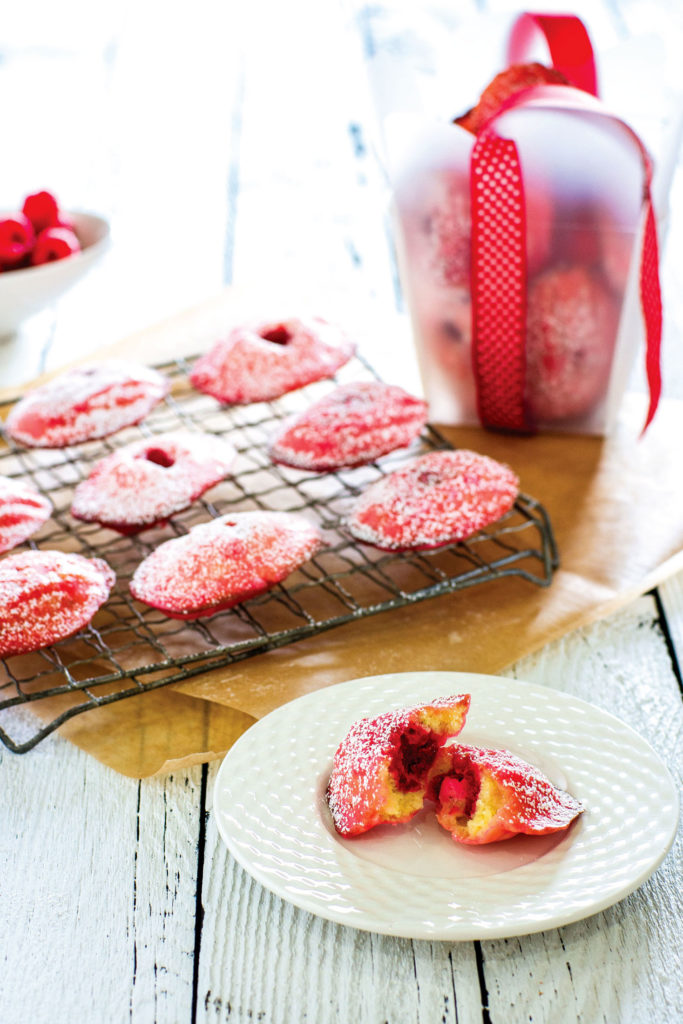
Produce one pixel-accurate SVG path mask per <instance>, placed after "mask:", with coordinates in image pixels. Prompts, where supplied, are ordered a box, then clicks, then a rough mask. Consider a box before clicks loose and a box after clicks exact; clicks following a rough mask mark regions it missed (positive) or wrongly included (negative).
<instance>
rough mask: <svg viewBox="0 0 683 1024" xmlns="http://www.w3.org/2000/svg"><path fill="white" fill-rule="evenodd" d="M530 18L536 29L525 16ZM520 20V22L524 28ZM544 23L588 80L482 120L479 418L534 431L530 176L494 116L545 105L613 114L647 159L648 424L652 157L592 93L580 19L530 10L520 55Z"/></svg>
mask: <svg viewBox="0 0 683 1024" xmlns="http://www.w3.org/2000/svg"><path fill="white" fill-rule="evenodd" d="M529 18H530V19H531V28H530V27H529V22H528V21H527V20H526V19H529ZM577 22H578V26H580V28H579V27H578V26H577V24H576V23H577ZM520 25H521V26H522V27H521V28H518V26H520ZM549 25H550V29H549V27H548V26H549ZM563 26H564V28H563ZM536 28H539V29H540V30H541V31H543V32H544V33H545V34H546V38H547V39H548V42H549V48H550V51H551V56H552V57H553V60H555V59H556V58H557V60H558V64H559V69H560V70H562V71H563V72H564V73H565V74H566V75H567V77H569V78H570V80H571V81H573V82H575V83H576V84H577V85H578V84H580V83H583V86H582V88H574V87H572V86H557V85H552V86H536V87H533V88H531V89H526V90H524V91H522V92H519V93H517V94H516V95H514V96H513V97H511V98H510V99H508V100H507V101H506V102H505V103H503V104H502V105H501V107H500V109H499V110H498V111H497V112H496V114H495V116H494V117H493V118H492V119H491V120H490V121H489V123H488V124H487V125H485V126H484V128H483V129H482V131H481V132H480V133H479V135H478V136H477V139H476V142H475V144H474V147H473V149H472V155H471V161H470V187H471V198H472V319H473V336H472V337H473V341H472V359H473V367H474V374H475V380H476V383H477V399H478V409H479V417H480V420H481V422H482V424H483V425H484V426H487V427H493V428H496V429H501V430H511V431H518V432H525V431H526V432H528V431H531V430H532V429H533V423H532V422H531V420H530V418H529V416H528V413H527V410H526V409H525V405H524V380H525V368H526V357H525V339H526V277H527V275H526V243H525V239H526V230H525V228H526V225H525V202H524V181H523V176H522V170H521V166H520V161H519V155H518V152H517V147H516V145H515V143H514V141H513V140H512V139H505V138H502V137H501V136H500V135H498V133H497V132H496V129H495V122H496V121H497V119H498V118H499V117H500V115H501V114H502V113H504V112H505V111H507V110H509V109H511V108H513V107H514V108H519V107H522V106H530V107H531V106H533V107H539V106H543V107H545V108H547V109H556V110H567V111H574V112H579V113H581V112H582V111H583V112H590V113H593V114H596V113H597V114H600V115H601V116H604V117H606V118H610V119H611V120H612V121H615V122H616V123H617V124H619V126H620V127H621V128H622V130H624V131H625V132H626V133H627V134H628V136H629V138H630V139H631V141H632V142H633V144H634V145H635V146H636V148H637V150H638V152H639V154H640V158H641V160H642V164H643V205H644V233H643V241H642V255H641V267H640V298H641V306H642V310H643V318H644V323H645V337H646V371H647V378H648V386H649V392H650V404H649V409H648V414H647V419H646V423H645V427H644V428H643V429H644V430H645V429H647V427H648V426H649V424H650V423H651V422H652V419H653V417H654V415H655V412H656V410H657V406H658V404H659V399H660V396H661V387H662V383H661V359H660V349H661V334H662V304H661V291H660V286H659V252H658V243H657V226H656V221H655V216H654V211H653V206H652V197H651V183H652V163H651V160H650V158H649V156H648V153H647V151H646V150H645V147H644V146H643V144H642V142H641V141H640V139H639V138H638V136H637V135H636V134H635V132H634V131H633V130H632V129H631V128H630V127H629V126H628V125H627V124H626V123H625V122H624V121H622V120H621V119H620V118H618V117H615V116H614V115H612V114H610V113H609V111H607V109H606V108H605V107H604V106H603V105H602V104H601V103H600V102H599V101H598V100H597V99H596V98H595V97H594V96H593V95H590V94H589V93H591V92H593V93H594V92H595V83H596V77H595V66H594V64H593V61H592V50H591V51H590V61H588V59H587V54H586V50H585V44H586V40H588V36H587V33H585V29H584V28H583V26H582V25H581V22H579V21H578V19H576V18H573V17H569V16H567V17H565V16H540V15H536V16H531V15H523V16H522V17H521V18H520V19H518V22H517V23H516V24H515V26H514V27H513V31H512V35H511V53H512V54H513V56H517V58H519V55H520V54H521V49H522V45H523V43H524V41H525V40H526V39H527V38H528V34H529V32H530V31H531V29H536ZM581 30H583V31H581ZM516 31H517V36H516V35H515V32H516ZM566 31H568V33H569V35H568V37H567V36H566V34H565V33H566ZM513 44H514V45H513ZM588 46H589V47H590V41H589V40H588ZM589 65H590V66H589ZM555 66H556V67H557V66H558V65H557V64H556V65H555ZM591 66H592V72H591V70H590V67H591ZM577 69H578V70H577Z"/></svg>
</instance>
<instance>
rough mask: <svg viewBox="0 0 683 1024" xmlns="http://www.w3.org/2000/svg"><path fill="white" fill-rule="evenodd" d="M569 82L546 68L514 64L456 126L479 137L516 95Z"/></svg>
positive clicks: (559, 74)
mask: <svg viewBox="0 0 683 1024" xmlns="http://www.w3.org/2000/svg"><path fill="white" fill-rule="evenodd" d="M569 84H570V82H569V79H568V78H567V77H566V76H565V75H563V74H562V72H561V71H556V70H555V68H548V67H546V66H545V65H544V64H538V63H535V62H534V63H530V64H511V65H510V67H509V68H506V69H505V71H501V72H500V73H499V74H497V75H496V76H495V78H494V79H492V81H491V82H489V84H488V85H487V86H486V88H485V89H484V91H483V93H482V94H481V96H480V97H479V102H478V103H477V105H476V106H475V107H473V108H472V109H471V110H468V111H467V113H465V114H463V115H462V116H461V117H456V118H455V119H454V122H453V123H454V124H459V125H460V127H461V128H466V129H467V131H468V132H472V133H473V135H478V134H479V132H480V131H481V129H482V128H483V127H484V125H485V124H486V123H487V121H489V120H490V119H491V118H492V117H493V116H494V114H495V113H496V112H497V111H498V110H499V109H500V107H501V106H502V104H503V103H504V102H505V101H506V100H508V99H509V98H510V97H511V96H514V95H515V93H517V92H521V91H522V90H523V89H530V88H531V87H532V86H534V85H569Z"/></svg>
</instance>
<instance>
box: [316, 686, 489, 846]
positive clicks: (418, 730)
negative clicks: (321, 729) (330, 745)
mask: <svg viewBox="0 0 683 1024" xmlns="http://www.w3.org/2000/svg"><path fill="white" fill-rule="evenodd" d="M469 706H470V696H469V694H460V695H458V696H454V697H442V698H439V699H437V700H433V701H431V703H428V704H417V705H415V706H414V707H409V708H400V709H399V710H398V711H387V712H386V713H385V714H383V715H378V716H377V717H376V718H363V719H361V720H360V721H358V722H355V723H354V724H353V725H352V726H351V729H350V730H349V732H348V733H347V735H346V736H345V738H344V739H343V740H342V742H341V743H340V745H339V747H338V749H337V752H336V754H335V755H334V763H333V766H332V774H331V776H330V781H329V783H328V787H327V801H328V804H329V807H330V811H331V813H332V820H333V821H334V827H335V828H336V830H337V832H339V833H340V835H343V836H355V835H360V834H361V833H362V832H367V831H368V829H371V828H374V826H375V825H379V824H382V823H385V822H386V823H390V824H393V825H396V824H399V823H401V822H404V821H408V820H409V819H410V818H412V817H413V815H415V814H417V812H418V811H419V810H420V809H421V807H422V803H423V799H424V796H425V791H426V788H427V784H428V779H429V773H430V771H431V769H432V766H433V764H434V761H435V760H436V758H437V756H438V753H439V751H440V750H441V749H442V747H443V745H444V744H445V743H446V741H447V740H449V739H452V738H453V737H454V736H457V735H458V733H459V732H460V730H461V729H462V727H463V725H464V724H465V718H466V716H467V712H468V710H469Z"/></svg>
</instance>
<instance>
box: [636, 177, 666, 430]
mask: <svg viewBox="0 0 683 1024" xmlns="http://www.w3.org/2000/svg"><path fill="white" fill-rule="evenodd" d="M640 300H641V304H642V308H643V318H644V321H645V369H646V373H647V383H648V388H649V392H650V405H649V408H648V412H647V419H646V420H645V426H644V427H643V430H642V433H641V437H642V435H643V434H644V433H645V431H646V430H647V428H648V427H649V426H650V423H652V420H653V419H654V415H655V413H656V411H657V406H658V405H659V399H660V397H661V394H662V367H661V348H662V295H661V290H660V285H659V246H658V244H657V223H656V221H655V214H654V209H653V207H652V200H651V198H650V195H649V191H648V194H647V197H646V212H645V233H644V237H643V255H642V261H641V265H640Z"/></svg>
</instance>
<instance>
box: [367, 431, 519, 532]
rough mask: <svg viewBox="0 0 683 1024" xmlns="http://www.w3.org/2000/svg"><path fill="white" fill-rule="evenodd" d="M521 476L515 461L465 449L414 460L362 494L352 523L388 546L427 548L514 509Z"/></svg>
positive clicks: (494, 519) (481, 526)
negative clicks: (512, 465) (507, 463)
mask: <svg viewBox="0 0 683 1024" xmlns="http://www.w3.org/2000/svg"><path fill="white" fill-rule="evenodd" d="M518 492H519V481H518V479H517V477H516V476H515V474H514V473H513V472H512V470H511V469H510V468H509V466H505V465H503V463H500V462H496V461H495V459H491V458H489V457H488V456H486V455H479V454H477V452H472V451H468V450H467V449H464V448H461V449H458V450H457V451H435V452H429V453H428V454H427V455H421V456H420V457H419V458H417V459H413V460H412V461H411V462H409V463H407V464H406V465H405V466H403V467H402V468H401V469H398V470H396V472H394V473H391V474H390V475H389V476H387V477H383V478H382V479H381V480H378V481H377V482H376V483H374V484H372V485H371V486H370V487H369V488H368V489H367V491H365V492H364V493H363V494H361V496H360V498H358V500H357V501H356V503H355V505H354V506H353V508H352V509H351V513H350V515H349V519H348V527H349V530H350V531H351V533H352V534H353V536H354V537H356V538H357V539H358V540H361V541H364V542H365V543H367V544H373V545H375V546H376V547H378V548H384V549H387V550H398V551H402V550H415V549H417V550H423V549H425V550H426V549H429V548H435V547H440V546H441V545H443V544H451V543H454V542H456V541H459V540H465V539H466V538H467V537H471V536H472V534H474V533H476V532H477V531H478V530H481V529H483V527H485V526H488V525H489V524H490V523H493V522H495V521H496V520H498V519H500V517H501V516H503V515H505V513H506V512H508V511H509V510H510V509H511V508H512V506H513V504H514V502H515V499H516V498H517V494H518Z"/></svg>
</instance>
